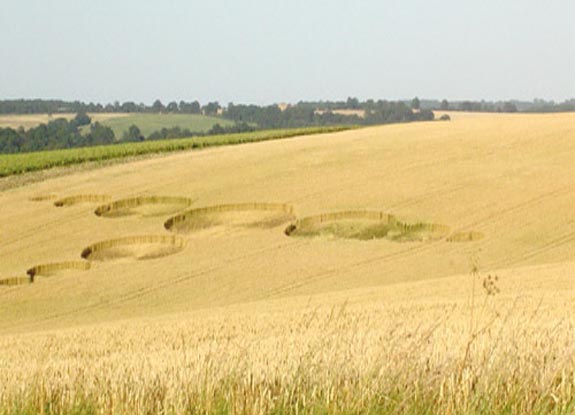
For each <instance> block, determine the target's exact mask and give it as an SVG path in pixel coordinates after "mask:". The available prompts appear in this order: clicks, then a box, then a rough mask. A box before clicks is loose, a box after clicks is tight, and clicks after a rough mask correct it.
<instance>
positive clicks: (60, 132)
mask: <svg viewBox="0 0 575 415" xmlns="http://www.w3.org/2000/svg"><path fill="white" fill-rule="evenodd" d="M88 125H89V127H88ZM83 126H86V127H85V128H81V127H83ZM115 141H116V140H115V136H114V132H113V131H112V129H111V128H109V127H106V126H104V125H102V124H100V123H98V122H96V123H94V124H91V119H90V117H88V116H87V115H86V114H85V113H83V112H82V113H78V115H77V116H76V117H75V118H74V119H72V120H71V121H68V120H66V119H64V118H58V119H56V120H54V121H50V122H49V123H47V124H40V125H39V126H37V127H34V128H30V129H29V130H24V129H23V128H19V129H18V130H15V129H13V128H0V153H2V154H7V153H8V154H9V153H23V152H30V151H41V150H56V149H62V148H76V147H88V146H97V145H103V144H112V143H114V142H115Z"/></svg>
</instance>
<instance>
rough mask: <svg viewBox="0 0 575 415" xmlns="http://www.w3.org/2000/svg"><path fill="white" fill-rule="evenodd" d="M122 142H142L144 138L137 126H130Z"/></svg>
mask: <svg viewBox="0 0 575 415" xmlns="http://www.w3.org/2000/svg"><path fill="white" fill-rule="evenodd" d="M122 141H144V136H143V135H142V132H141V131H140V129H139V128H138V126H137V125H134V124H132V125H131V126H130V128H128V131H125V132H124V135H123V136H122Z"/></svg>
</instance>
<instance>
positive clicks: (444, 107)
mask: <svg viewBox="0 0 575 415" xmlns="http://www.w3.org/2000/svg"><path fill="white" fill-rule="evenodd" d="M439 108H440V109H442V110H444V111H445V110H448V109H449V102H448V101H447V100H446V99H444V100H443V101H441V106H440V107H439Z"/></svg>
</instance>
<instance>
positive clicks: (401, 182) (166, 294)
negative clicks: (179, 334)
mask: <svg viewBox="0 0 575 415" xmlns="http://www.w3.org/2000/svg"><path fill="white" fill-rule="evenodd" d="M573 125H575V115H573V114H562V115H549V116H547V115H546V116H541V115H530V116H526V115H515V116H498V117H494V118H493V119H486V118H485V117H480V118H462V119H458V120H454V121H452V122H451V123H417V124H409V125H392V126H385V127H377V128H367V129H361V130H354V131H346V132H342V133H333V134H326V135H318V136H309V137H302V138H298V139H294V140H288V141H274V142H266V143H258V144H251V145H245V146H241V147H230V148H214V149H209V150H205V151H202V152H196V153H181V154H175V155H169V156H166V157H161V158H154V159H149V160H142V161H136V162H131V163H127V164H121V165H114V166H108V167H106V168H102V169H98V170H93V171H85V172H77V173H74V174H71V175H69V176H63V177H57V178H53V179H49V180H46V181H44V182H41V183H35V184H30V185H27V186H23V187H20V188H17V189H12V190H9V191H5V192H2V193H0V206H1V212H0V298H1V301H0V315H1V316H2V317H0V328H4V329H6V330H11V329H14V330H16V329H18V330H26V329H32V328H38V327H43V325H44V324H47V323H49V324H51V325H52V326H59V325H60V326H66V325H68V324H71V322H75V323H77V322H96V321H107V320H113V319H117V318H123V317H127V316H130V317H133V316H139V315H153V314H161V313H167V312H178V311H182V310H189V309H194V308H198V309H199V308H206V307H208V308H209V307H214V306H225V305H229V304H237V303H243V302H251V301H257V300H267V299H273V298H278V297H290V296H294V295H315V294H321V293H326V292H329V291H334V290H338V291H339V290H347V289H355V288H360V287H370V286H374V285H380V286H384V285H389V284H398V283H404V282H410V281H411V282H413V281H418V280H428V279H433V278H441V277H448V276H452V275H460V274H465V273H468V272H470V270H471V269H475V268H479V269H480V270H483V271H490V270H497V269H502V268H512V267H517V266H528V265H540V264H547V263H556V262H564V261H572V260H575V254H574V253H575V210H574V209H573V206H575V171H574V170H573V167H572V155H573V154H575V131H574V128H573V127H572V126H573ZM543 137H544V139H543ZM30 304H35V307H30V306H29V305H30ZM38 308H40V311H41V313H38V311H39V310H38ZM38 315H41V316H42V317H41V318H38Z"/></svg>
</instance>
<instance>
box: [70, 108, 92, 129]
mask: <svg viewBox="0 0 575 415" xmlns="http://www.w3.org/2000/svg"><path fill="white" fill-rule="evenodd" d="M91 122H92V119H91V118H90V117H89V116H88V114H86V112H85V111H80V112H78V113H77V114H76V116H75V117H74V119H73V120H72V124H74V126H75V127H81V126H82V125H89V124H90V123H91Z"/></svg>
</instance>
